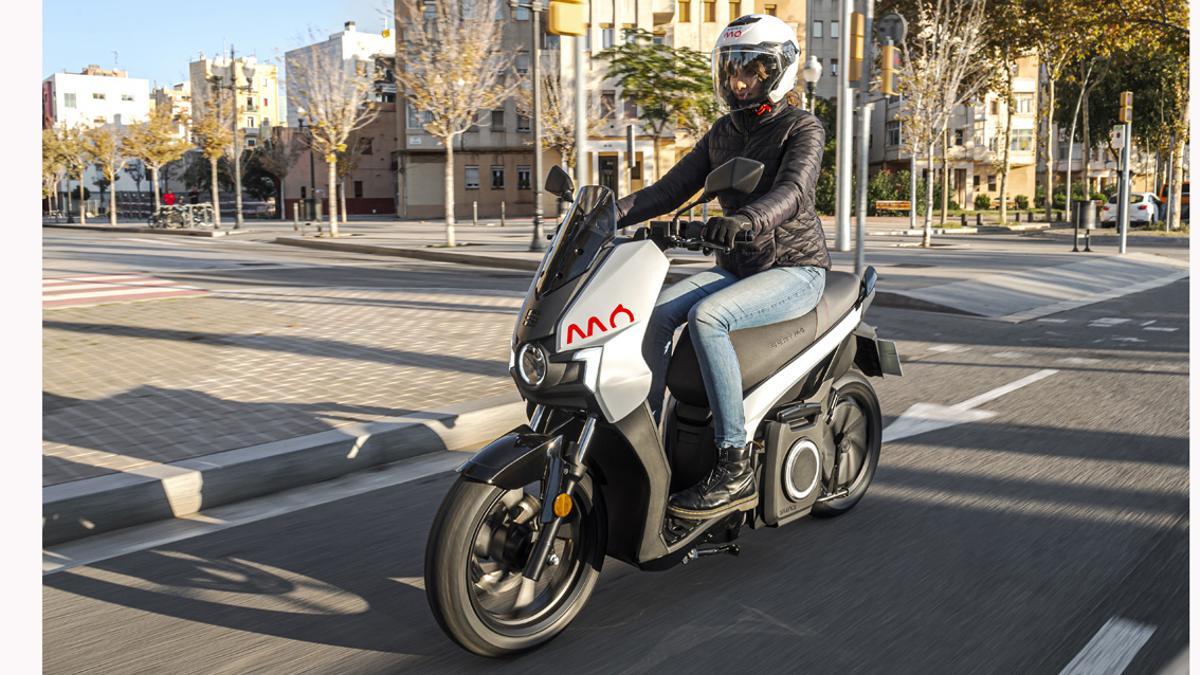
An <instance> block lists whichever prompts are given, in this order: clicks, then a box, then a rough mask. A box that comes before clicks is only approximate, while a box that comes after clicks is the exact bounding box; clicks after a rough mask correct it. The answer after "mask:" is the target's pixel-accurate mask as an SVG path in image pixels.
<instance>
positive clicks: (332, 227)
mask: <svg viewBox="0 0 1200 675" xmlns="http://www.w3.org/2000/svg"><path fill="white" fill-rule="evenodd" d="M329 156H330V157H331V158H332V159H330V160H329V193H328V194H329V236H331V237H337V236H338V209H337V157H336V156H335V155H334V154H333V153H330V154H329Z"/></svg>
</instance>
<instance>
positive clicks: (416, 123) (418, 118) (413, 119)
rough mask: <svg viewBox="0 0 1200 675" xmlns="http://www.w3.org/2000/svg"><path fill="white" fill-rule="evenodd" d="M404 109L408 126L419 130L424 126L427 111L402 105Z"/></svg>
mask: <svg viewBox="0 0 1200 675" xmlns="http://www.w3.org/2000/svg"><path fill="white" fill-rule="evenodd" d="M404 110H405V112H406V113H407V115H408V128H409V129H415V130H418V131H420V130H421V129H424V128H425V122H428V121H429V115H428V113H422V112H421V111H420V110H417V109H416V108H414V107H412V106H411V105H406V106H404Z"/></svg>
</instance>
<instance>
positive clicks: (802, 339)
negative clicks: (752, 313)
mask: <svg viewBox="0 0 1200 675" xmlns="http://www.w3.org/2000/svg"><path fill="white" fill-rule="evenodd" d="M858 291H859V279H858V276H856V275H854V274H850V273H849V272H826V274H825V292H824V293H822V295H821V299H820V300H819V301H817V306H816V308H814V309H813V310H812V311H811V312H809V313H808V314H805V315H804V316H801V317H799V318H797V319H792V320H790V321H783V322H780V323H772V324H768V325H766V326H757V327H755V328H745V329H743V330H737V331H734V332H733V333H731V334H730V335H729V337H730V339H731V340H732V341H733V348H734V351H736V352H737V355H738V363H739V364H740V365H741V370H742V389H743V393H744V392H746V391H749V390H750V389H753V388H754V387H756V386H758V385H759V384H761V383H762V382H763V381H765V380H766V379H767V378H769V377H771V376H772V375H774V374H775V373H776V372H778V371H779V369H780V368H782V367H783V365H784V364H786V363H787V362H788V361H791V360H792V359H793V358H795V357H796V356H797V355H799V354H800V352H803V351H804V350H805V349H807V348H808V347H809V346H810V345H811V344H812V343H813V342H815V341H816V340H817V339H818V338H819V337H821V335H822V334H824V333H825V331H827V330H829V329H830V328H832V327H833V325H834V324H836V323H837V321H838V320H839V319H841V318H842V317H843V316H845V315H846V313H847V312H848V311H850V308H851V307H853V305H854V301H855V300H857V299H858ZM667 387H668V388H669V389H670V390H671V395H672V396H674V397H675V398H676V400H679V401H682V402H684V403H687V404H689V405H694V406H704V407H708V395H707V393H706V392H705V390H704V380H703V378H702V376H701V374H700V365H699V362H698V361H697V360H696V349H695V347H694V346H693V345H692V340H691V336H690V335H689V331H688V329H686V328H685V329H684V331H683V335H682V336H680V338H679V344H677V345H676V346H675V352H674V354H672V355H671V363H670V365H669V366H668V367H667Z"/></svg>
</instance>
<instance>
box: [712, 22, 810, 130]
mask: <svg viewBox="0 0 1200 675" xmlns="http://www.w3.org/2000/svg"><path fill="white" fill-rule="evenodd" d="M712 66H713V71H712V72H713V90H714V91H715V93H716V95H717V101H718V102H720V103H724V104H725V105H727V106H729V109H730V110H731V111H732V110H742V109H744V108H758V107H760V106H762V105H763V104H764V103H769V104H771V105H775V104H777V103H779V102H780V101H781V100H783V97H784V95H786V94H787V93H788V92H789V91H791V90H792V88H793V87H795V86H796V73H797V71H798V70H799V68H800V43H799V41H797V40H796V31H794V30H792V29H791V28H790V27H788V25H787V24H786V23H784V22H783V21H781V20H780V19H779V18H777V17H774V16H770V15H767V14H748V15H746V16H743V17H739V18H737V19H735V20H734V21H733V23H731V24H729V25H728V26H726V27H725V30H723V31H721V37H720V38H719V39H718V40H717V46H716V47H714V48H713V57H712Z"/></svg>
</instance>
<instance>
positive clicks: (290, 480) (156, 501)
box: [42, 393, 526, 546]
mask: <svg viewBox="0 0 1200 675" xmlns="http://www.w3.org/2000/svg"><path fill="white" fill-rule="evenodd" d="M525 420H526V417H525V405H524V403H523V402H521V401H520V400H519V398H518V397H517V395H516V393H513V394H506V395H502V396H495V397H492V398H488V399H482V400H478V401H470V402H467V403H461V404H456V405H452V406H447V407H446V408H445V409H443V410H441V411H436V412H417V413H413V414H411V415H406V416H404V417H397V418H390V419H385V420H379V421H377V422H370V423H359V424H352V425H347V426H344V427H339V428H337V429H331V430H329V431H324V432H320V433H317V434H312V435H309V436H301V437H298V438H291V439H287V440H283V441H275V442H272V443H265V444H262V445H256V446H252V447H249V448H241V449H236V450H227V451H224V452H218V453H214V454H211V455H203V456H200V457H194V458H192V459H187V460H183V461H179V462H174V463H171V464H158V465H153V466H150V467H147V468H143V469H138V470H136V472H123V473H114V474H107V475H104V476H97V477H95V478H86V479H83V480H77V481H71V482H69V483H60V484H58V485H51V486H48V487H44V488H42V544H43V546H48V545H52V544H60V543H63V542H66V541H71V540H73V539H79V538H82V537H86V536H89V535H93V534H99V533H101V532H108V531H111V530H116V529H120V528H124V527H129V526H132V525H140V524H143V523H148V522H151V521H156V520H163V519H169V518H178V517H181V516H187V515H191V514H195V513H197V512H199V511H201V510H203V509H207V508H211V507H214V506H219V505H222V504H229V503H231V502H236V501H241V500H245V499H250V498H252V497H258V496H261V495H264V494H269V493H272V492H279V491H282V490H287V489H289V488H293V487H299V486H301V485H308V484H311V483H317V482H320V481H324V480H329V479H331V478H335V477H337V476H341V475H344V474H347V473H351V472H353V471H361V470H363V469H366V468H370V467H373V466H377V465H380V464H386V463H389V462H394V461H396V460H400V459H405V458H408V457H415V456H417V455H423V454H428V453H431V452H440V451H446V450H448V451H462V450H471V449H474V448H475V447H478V446H479V445H481V444H483V443H486V442H488V441H490V440H492V439H493V438H495V437H496V436H499V435H501V434H504V433H506V432H508V431H510V430H511V429H512V428H514V427H516V426H518V425H520V424H523V423H524V422H525Z"/></svg>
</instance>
